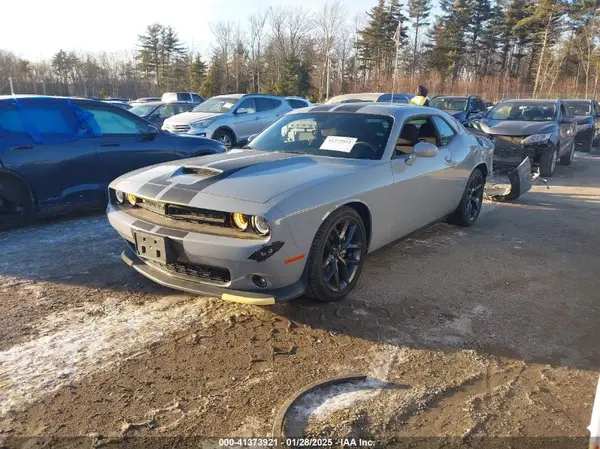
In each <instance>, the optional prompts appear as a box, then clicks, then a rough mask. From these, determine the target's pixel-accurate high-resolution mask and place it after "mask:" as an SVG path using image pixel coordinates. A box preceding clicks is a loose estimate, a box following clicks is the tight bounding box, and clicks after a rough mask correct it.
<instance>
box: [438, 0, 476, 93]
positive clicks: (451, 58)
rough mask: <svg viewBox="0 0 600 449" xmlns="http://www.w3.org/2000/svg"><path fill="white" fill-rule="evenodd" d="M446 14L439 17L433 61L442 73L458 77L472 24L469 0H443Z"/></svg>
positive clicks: (442, 5)
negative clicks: (468, 31) (467, 35)
mask: <svg viewBox="0 0 600 449" xmlns="http://www.w3.org/2000/svg"><path fill="white" fill-rule="evenodd" d="M440 7H441V9H442V11H443V12H444V14H443V15H442V16H441V17H440V18H439V19H438V21H437V23H436V25H435V28H434V31H433V38H434V47H433V50H432V59H431V63H432V65H433V67H434V68H436V69H437V70H438V71H439V72H440V73H442V74H443V75H446V76H450V77H451V79H452V81H454V80H456V78H457V77H458V75H459V73H460V71H461V69H462V67H463V64H464V59H465V54H466V50H467V45H466V34H467V30H468V27H469V24H470V19H469V2H468V1H467V0H441V2H440Z"/></svg>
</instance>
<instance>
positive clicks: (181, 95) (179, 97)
mask: <svg viewBox="0 0 600 449" xmlns="http://www.w3.org/2000/svg"><path fill="white" fill-rule="evenodd" d="M191 100H192V99H191V98H190V94H188V93H186V92H182V93H178V94H177V101H191Z"/></svg>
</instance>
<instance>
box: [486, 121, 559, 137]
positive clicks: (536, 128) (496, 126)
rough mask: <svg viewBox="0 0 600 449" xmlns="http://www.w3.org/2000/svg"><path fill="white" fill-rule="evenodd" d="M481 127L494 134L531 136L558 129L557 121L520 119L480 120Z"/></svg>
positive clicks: (487, 132)
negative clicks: (527, 120)
mask: <svg viewBox="0 0 600 449" xmlns="http://www.w3.org/2000/svg"><path fill="white" fill-rule="evenodd" d="M479 123H480V125H481V129H482V131H484V132H485V133H486V134H489V135H492V136H531V135H533V134H546V133H551V132H554V131H555V130H556V126H557V125H556V122H526V121H520V120H491V119H484V120H481V121H480V122H479Z"/></svg>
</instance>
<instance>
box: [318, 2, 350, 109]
mask: <svg viewBox="0 0 600 449" xmlns="http://www.w3.org/2000/svg"><path fill="white" fill-rule="evenodd" d="M315 26H316V30H317V36H318V42H319V44H320V45H319V46H320V48H321V51H322V52H323V67H322V71H321V76H322V78H321V79H322V80H324V82H323V81H322V82H321V83H320V86H319V98H322V96H323V84H325V89H326V95H325V97H326V98H329V81H330V74H329V69H330V67H331V52H332V50H333V48H334V46H335V45H336V43H337V40H338V38H339V35H340V32H341V30H342V29H343V26H344V16H343V13H342V4H341V2H340V0H330V1H328V2H327V3H325V4H324V5H323V7H322V8H321V10H320V11H319V13H318V14H317V15H316V18H315Z"/></svg>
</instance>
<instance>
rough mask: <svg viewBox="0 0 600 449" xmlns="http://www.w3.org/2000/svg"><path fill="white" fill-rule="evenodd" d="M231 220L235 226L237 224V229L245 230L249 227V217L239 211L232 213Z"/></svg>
mask: <svg viewBox="0 0 600 449" xmlns="http://www.w3.org/2000/svg"><path fill="white" fill-rule="evenodd" d="M231 221H232V223H233V226H235V227H236V228H237V229H239V230H240V231H245V230H246V229H248V222H249V221H250V220H249V219H248V216H247V215H244V214H241V213H239V212H234V213H233V214H231Z"/></svg>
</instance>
